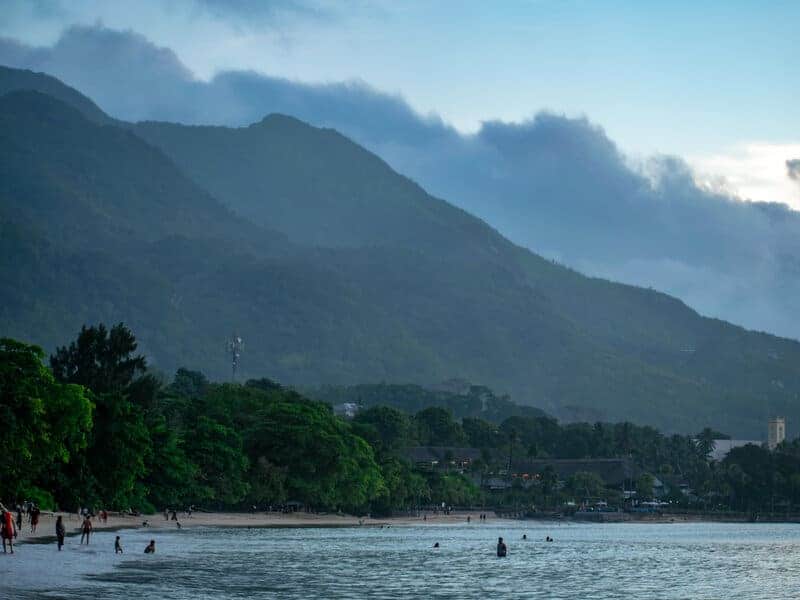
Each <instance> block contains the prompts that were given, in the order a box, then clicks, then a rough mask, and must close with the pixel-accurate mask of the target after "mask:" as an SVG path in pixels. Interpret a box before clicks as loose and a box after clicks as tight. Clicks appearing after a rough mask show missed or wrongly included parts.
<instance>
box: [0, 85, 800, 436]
mask: <svg viewBox="0 0 800 600" xmlns="http://www.w3.org/2000/svg"><path fill="white" fill-rule="evenodd" d="M31 89H38V90H39V91H40V92H41V93H37V92H33V91H30V90H31ZM14 90H16V91H14ZM21 90H28V91H21ZM7 92H8V93H7ZM287 238H288V239H287ZM0 281H3V284H4V285H3V286H0V332H2V334H3V335H5V336H10V337H13V338H17V339H26V340H30V341H32V342H34V343H36V344H38V345H40V346H42V347H43V348H45V349H46V350H47V351H48V352H50V351H52V350H53V349H54V348H55V347H56V346H57V345H58V344H61V343H63V340H65V339H68V337H69V336H71V335H72V334H73V332H74V331H76V330H77V329H78V328H79V327H80V326H81V325H82V324H83V323H86V322H96V321H104V322H109V323H113V322H119V321H125V322H126V323H129V324H130V325H131V326H132V327H133V328H134V329H135V331H136V332H137V336H138V337H139V339H140V341H141V343H142V346H143V348H144V349H145V350H146V354H147V356H148V357H150V359H151V362H152V363H153V364H154V365H157V366H158V367H159V368H160V369H162V370H164V371H166V372H174V370H175V369H177V368H178V367H179V366H188V367H190V368H192V369H197V370H201V371H203V372H204V373H207V374H208V375H209V376H210V377H212V378H216V379H222V378H223V377H227V376H228V373H229V370H228V364H227V362H226V361H225V359H224V356H223V353H222V352H221V347H222V345H223V343H224V339H225V338H226V337H227V336H229V335H230V334H231V333H232V330H238V331H240V332H247V333H246V335H245V337H246V338H247V339H246V343H247V347H246V351H245V353H244V355H243V360H242V364H241V370H240V372H241V373H242V374H243V377H244V378H247V377H259V376H262V375H268V376H270V377H271V378H273V379H275V380H279V381H281V382H284V383H286V384H287V385H294V386H313V387H318V386H319V385H322V384H336V385H353V384H357V383H362V382H380V381H385V382H404V383H405V382H411V383H414V384H419V385H430V384H433V383H436V382H440V381H443V380H447V379H451V378H454V377H457V378H463V379H466V380H469V381H472V382H478V383H481V384H484V385H487V386H489V387H491V388H492V389H494V390H497V391H498V392H499V393H501V394H510V395H511V396H512V397H513V398H514V400H515V401H516V402H518V403H520V404H525V405H529V406H537V407H539V408H541V409H542V410H544V411H545V412H547V413H548V414H552V415H555V416H557V417H559V418H560V419H562V420H565V421H592V422H594V421H618V420H623V419H625V420H631V421H633V422H635V423H639V424H652V425H655V426H658V427H660V428H662V429H664V430H666V431H670V432H674V431H677V432H682V433H689V432H692V431H696V429H697V428H698V427H701V426H705V425H709V426H713V427H717V428H720V429H723V430H724V431H726V432H728V433H731V434H733V435H735V436H737V437H755V436H759V435H760V434H761V432H762V431H763V428H764V425H763V423H764V419H765V412H764V407H765V406H768V407H769V410H770V412H772V413H774V414H783V415H786V416H787V417H788V418H789V422H790V423H798V422H800V401H798V398H800V395H798V394H800V344H798V343H797V342H793V341H790V340H784V339H779V338H776V337H773V336H769V335H763V334H758V333H754V332H746V331H744V330H742V329H740V328H737V327H734V326H731V325H729V324H726V323H723V322H720V321H716V320H712V319H705V318H702V317H700V316H699V315H697V314H696V313H695V312H694V311H692V310H691V309H689V308H688V307H686V306H684V305H683V304H682V303H680V302H678V301H677V300H675V299H673V298H669V297H668V296H665V295H663V294H659V293H657V292H654V291H651V290H644V289H639V288H633V287H630V286H622V285H617V284H613V283H611V282H607V281H603V280H599V279H593V278H587V277H583V276H581V275H580V274H578V273H575V272H574V271H571V270H569V269H566V268H564V267H562V266H559V265H557V264H553V263H551V262H549V261H546V260H544V259H542V258H541V257H538V256H536V255H535V254H533V253H531V252H528V251H526V250H523V249H521V248H518V247H516V246H514V245H513V244H511V243H510V242H509V241H508V240H506V239H504V238H503V237H502V236H500V235H499V234H498V233H497V232H496V231H493V230H492V229H491V228H489V227H488V226H487V225H486V224H485V223H483V222H481V221H480V220H478V219H476V218H474V217H472V216H471V215H469V214H467V213H465V212H464V211H461V210H458V209H456V208H455V207H453V206H451V205H449V204H447V203H446V202H444V201H442V200H439V199H436V198H433V197H431V196H430V195H428V194H427V193H426V192H425V191H424V190H422V189H421V188H420V187H419V186H417V185H415V184H414V183H413V182H411V181H409V180H408V179H406V178H404V177H402V176H401V175H399V174H397V173H395V172H394V171H392V170H391V168H390V167H389V166H388V165H386V164H385V163H383V162H382V161H380V160H379V159H378V158H377V157H375V156H374V155H372V154H370V153H369V152H368V151H366V150H365V149H363V148H360V147H359V146H357V145H356V144H353V143H352V142H351V141H349V140H347V139H346V138H344V137H342V136H341V135H339V134H337V133H336V132H333V131H330V130H322V129H317V128H314V127H311V126H309V125H306V124H304V123H302V122H299V121H297V120H295V119H291V118H289V117H280V116H273V117H270V118H267V119H265V120H264V121H263V122H261V123H258V124H256V125H254V126H252V127H249V128H242V129H235V130H233V129H226V128H222V127H183V126H180V125H172V124H164V123H146V124H137V125H132V124H126V123H119V122H114V121H113V120H110V119H107V118H104V116H103V115H102V113H101V112H100V111H99V109H98V108H97V107H96V106H94V105H93V104H91V102H90V101H89V100H88V99H86V98H84V97H82V96H80V94H78V93H77V92H75V91H74V90H71V89H69V88H67V87H66V86H63V85H61V84H60V83H59V82H57V81H56V80H54V79H52V78H47V77H45V76H41V75H36V74H32V73H29V72H22V71H14V70H12V69H5V70H0ZM304 389H305V388H304ZM453 408H454V410H456V412H458V409H457V407H453ZM415 410H418V409H415ZM459 414H461V413H459Z"/></svg>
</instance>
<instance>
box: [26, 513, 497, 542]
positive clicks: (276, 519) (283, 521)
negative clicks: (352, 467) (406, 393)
mask: <svg viewBox="0 0 800 600" xmlns="http://www.w3.org/2000/svg"><path fill="white" fill-rule="evenodd" d="M422 514H424V515H425V518H424V519H423V516H422ZM422 514H420V516H419V517H390V518H383V519H377V518H376V519H372V518H368V517H354V516H351V515H339V514H334V513H331V514H317V513H300V512H299V513H289V514H283V513H274V512H273V513H263V512H262V513H254V514H251V513H214V512H194V513H192V516H191V517H188V516H186V514H183V513H178V515H177V516H178V523H180V524H181V527H355V526H363V527H379V526H382V525H383V526H385V525H425V524H431V525H433V524H446V523H452V524H454V523H464V522H466V520H467V517H471V519H472V520H473V521H476V522H477V520H478V515H479V514H480V513H479V512H452V513H450V514H449V515H443V514H441V513H439V514H436V515H434V514H433V513H432V512H427V513H422ZM484 514H486V515H487V517H488V518H495V515H494V513H492V512H486V513H484ZM58 515H61V516H62V517H63V520H64V525H65V527H66V529H67V535H68V536H70V535H78V534H80V525H81V522H82V521H81V519H80V518H79V517H78V515H77V514H75V513H42V515H41V516H40V518H39V525H38V526H37V528H36V532H35V533H32V532H31V528H30V525H29V524H28V523H23V524H22V529H21V530H20V533H19V537H18V538H17V540H16V543H23V542H26V541H35V540H39V541H45V540H49V539H55V529H56V517H57V516H58ZM145 523H146V525H145ZM92 524H93V526H94V530H95V531H115V530H118V529H141V528H145V527H146V528H148V529H153V530H165V529H176V528H177V524H176V522H175V521H172V520H169V521H167V520H165V519H164V515H163V513H161V514H154V515H142V516H139V517H133V516H128V515H117V514H113V515H112V514H111V513H109V515H108V521H107V522H102V521H101V520H100V519H99V518H97V517H96V518H94V519H92Z"/></svg>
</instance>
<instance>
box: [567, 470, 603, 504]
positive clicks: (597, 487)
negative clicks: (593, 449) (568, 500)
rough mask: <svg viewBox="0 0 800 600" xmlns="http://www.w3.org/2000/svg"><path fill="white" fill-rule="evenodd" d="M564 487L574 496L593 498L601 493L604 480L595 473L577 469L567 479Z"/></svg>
mask: <svg viewBox="0 0 800 600" xmlns="http://www.w3.org/2000/svg"><path fill="white" fill-rule="evenodd" d="M566 488H567V489H568V490H569V491H570V493H572V494H573V495H574V496H575V497H576V498H595V497H598V496H600V495H601V494H602V492H603V489H604V488H605V482H603V480H602V479H601V478H600V477H599V476H598V475H597V474H596V473H590V472H588V471H578V472H577V473H574V474H573V475H571V476H570V477H569V479H567V482H566Z"/></svg>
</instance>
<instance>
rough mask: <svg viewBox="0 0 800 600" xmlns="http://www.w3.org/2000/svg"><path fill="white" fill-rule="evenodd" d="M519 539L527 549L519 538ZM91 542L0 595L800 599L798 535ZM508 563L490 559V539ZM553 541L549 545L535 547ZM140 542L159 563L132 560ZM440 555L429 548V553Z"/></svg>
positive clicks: (500, 527)
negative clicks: (503, 548) (150, 546)
mask: <svg viewBox="0 0 800 600" xmlns="http://www.w3.org/2000/svg"><path fill="white" fill-rule="evenodd" d="M523 534H524V535H527V538H528V539H527V541H524V540H523V539H522V536H523ZM115 535H117V534H115V533H111V532H97V533H95V534H94V536H93V537H92V541H91V544H90V545H89V546H79V544H78V538H75V537H71V538H68V539H67V545H66V547H65V548H64V550H63V551H62V552H58V551H57V550H56V546H55V544H54V543H52V544H49V543H48V544H25V545H20V546H19V547H18V548H17V553H16V554H15V555H14V556H13V557H12V556H10V555H6V556H3V555H0V597H3V598H15V599H23V600H24V599H29V598H64V599H74V598H123V599H126V600H128V599H134V598H135V599H139V598H153V599H160V598H165V599H176V600H178V599H180V600H189V599H191V600H201V599H205V598H209V599H214V600H228V599H239V598H241V599H248V600H252V599H254V598H304V599H305V598H367V597H369V598H570V599H573V598H598V599H602V598H628V599H630V598H687V599H700V598H740V599H759V598H764V599H770V600H773V599H775V598H792V597H798V596H800V525H792V524H722V523H680V524H677V523H676V524H634V523H621V524H574V523H573V524H567V523H558V522H539V521H536V522H531V521H527V522H526V521H500V520H490V521H489V522H487V523H481V522H480V521H477V522H473V523H471V524H467V523H464V524H459V525H434V524H431V525H425V526H399V525H393V526H391V527H388V528H387V527H385V528H380V527H366V526H365V527H346V528H280V529H269V528H248V529H233V528H228V529H215V528H202V529H201V528H184V529H182V530H157V529H140V530H123V531H121V532H119V533H118V535H120V536H121V537H122V544H123V546H124V549H125V554H123V555H115V554H114V537H115ZM499 536H503V537H504V538H505V540H506V542H507V544H508V549H509V553H508V557H506V558H497V556H496V551H495V548H496V543H497V538H498V537H499ZM547 536H550V537H552V538H553V539H554V541H553V542H545V541H544V540H545V538H546V537H547ZM150 539H155V540H156V546H157V552H156V554H154V555H145V554H143V551H144V548H145V546H146V545H147V542H148V541H149V540H150ZM436 542H438V543H439V546H440V547H439V548H434V547H433V545H434V543H436Z"/></svg>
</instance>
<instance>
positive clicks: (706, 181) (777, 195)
mask: <svg viewBox="0 0 800 600" xmlns="http://www.w3.org/2000/svg"><path fill="white" fill-rule="evenodd" d="M798 154H800V142H798V143H794V144H792V143H779V144H778V143H767V142H750V143H746V144H740V145H738V146H735V147H733V148H728V149H727V150H725V151H724V152H722V153H718V154H714V155H711V156H693V157H690V159H689V160H690V162H691V164H692V165H693V166H694V167H695V169H696V170H697V175H696V179H697V181H698V184H700V185H701V186H703V187H706V188H709V189H723V190H730V192H729V193H735V194H736V195H738V196H741V197H742V198H743V199H754V198H758V199H766V198H769V199H770V200H772V201H775V202H785V203H786V204H789V205H792V206H795V207H797V208H800V197H798V195H797V187H796V186H795V185H793V184H792V182H791V181H789V180H788V179H787V178H786V173H787V171H786V169H787V168H789V163H790V162H791V161H787V158H788V157H792V156H797V155H798ZM790 176H791V173H790Z"/></svg>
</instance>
